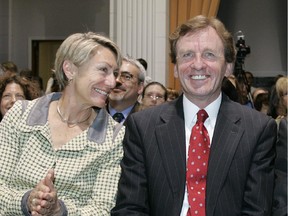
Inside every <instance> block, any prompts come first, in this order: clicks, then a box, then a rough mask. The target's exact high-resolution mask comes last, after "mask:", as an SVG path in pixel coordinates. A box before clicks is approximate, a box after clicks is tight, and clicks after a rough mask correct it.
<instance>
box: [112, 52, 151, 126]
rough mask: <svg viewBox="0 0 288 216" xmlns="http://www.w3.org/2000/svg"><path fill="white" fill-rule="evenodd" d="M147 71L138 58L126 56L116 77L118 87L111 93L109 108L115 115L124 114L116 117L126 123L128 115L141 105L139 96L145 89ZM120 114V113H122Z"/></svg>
mask: <svg viewBox="0 0 288 216" xmlns="http://www.w3.org/2000/svg"><path fill="white" fill-rule="evenodd" d="M145 74H146V71H145V69H144V67H143V65H142V64H141V63H140V62H139V61H138V60H136V59H133V58H131V57H124V58H123V61H122V65H121V68H120V70H119V75H118V77H117V79H116V87H115V88H114V89H113V91H112V92H111V93H110V95H109V99H108V105H107V109H108V112H109V113H110V114H111V116H112V117H113V116H114V114H115V113H117V114H116V115H119V113H121V114H122V116H121V117H120V118H114V117H113V118H114V119H116V120H117V121H118V119H119V122H120V123H122V124H123V123H124V122H125V120H126V118H127V116H128V115H129V114H131V113H133V112H135V111H137V107H138V106H139V102H138V97H139V95H141V94H142V91H143V89H144V82H145ZM121 114H120V115H121Z"/></svg>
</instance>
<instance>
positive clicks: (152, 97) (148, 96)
mask: <svg viewBox="0 0 288 216" xmlns="http://www.w3.org/2000/svg"><path fill="white" fill-rule="evenodd" d="M144 97H146V98H149V99H152V100H157V101H162V100H164V96H163V95H155V94H146V95H144Z"/></svg>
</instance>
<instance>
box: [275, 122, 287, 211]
mask: <svg viewBox="0 0 288 216" xmlns="http://www.w3.org/2000/svg"><path fill="white" fill-rule="evenodd" d="M276 152H277V156H276V160H275V188H274V203H273V216H285V215H286V216H287V163H288V161H287V118H283V119H281V121H280V123H279V130H278V139H277V143H276Z"/></svg>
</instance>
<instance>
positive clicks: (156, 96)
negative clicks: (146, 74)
mask: <svg viewBox="0 0 288 216" xmlns="http://www.w3.org/2000/svg"><path fill="white" fill-rule="evenodd" d="M167 97H168V92H167V89H166V88H165V86H164V85H162V84H161V83H159V82H156V81H153V82H150V83H148V84H147V85H146V86H145V88H144V90H143V92H142V100H141V106H140V110H143V109H146V108H148V107H153V106H157V105H160V104H162V103H164V102H165V101H167Z"/></svg>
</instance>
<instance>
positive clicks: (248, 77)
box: [244, 71, 254, 92]
mask: <svg viewBox="0 0 288 216" xmlns="http://www.w3.org/2000/svg"><path fill="white" fill-rule="evenodd" d="M244 73H245V78H246V81H247V85H248V90H249V92H252V91H253V89H252V88H253V84H254V75H253V73H252V72H250V71H245V72H244Z"/></svg>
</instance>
